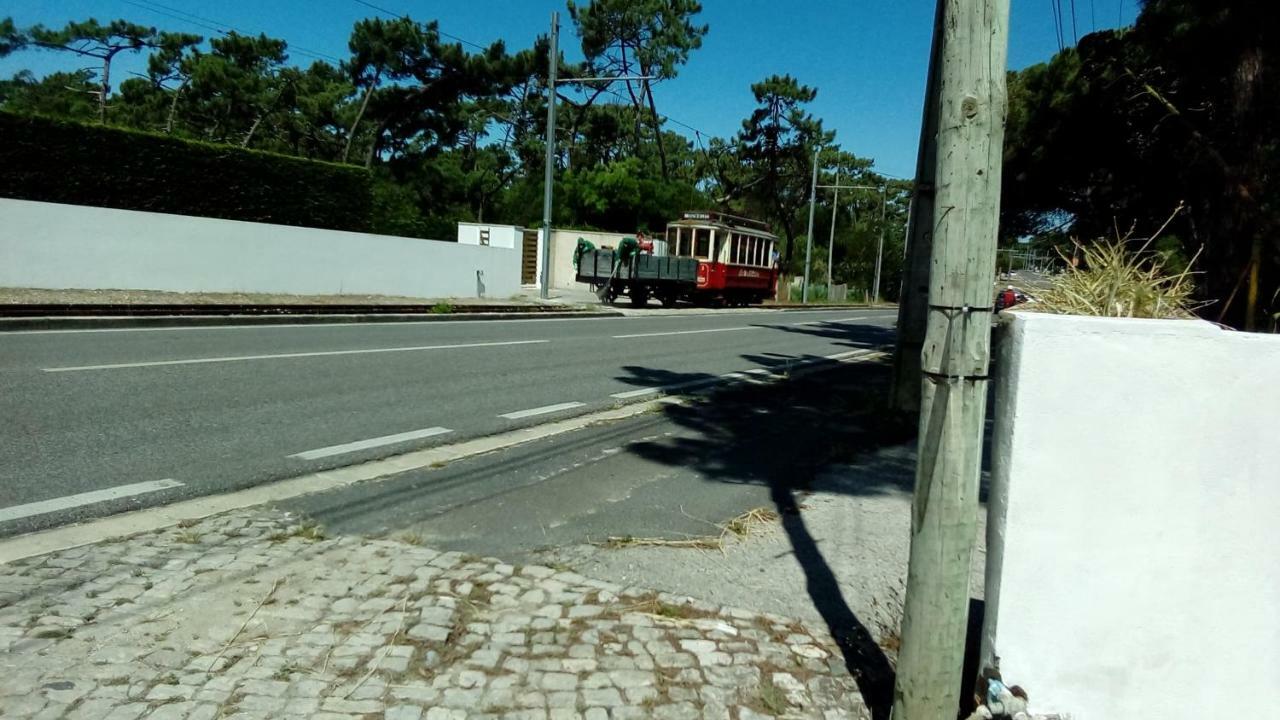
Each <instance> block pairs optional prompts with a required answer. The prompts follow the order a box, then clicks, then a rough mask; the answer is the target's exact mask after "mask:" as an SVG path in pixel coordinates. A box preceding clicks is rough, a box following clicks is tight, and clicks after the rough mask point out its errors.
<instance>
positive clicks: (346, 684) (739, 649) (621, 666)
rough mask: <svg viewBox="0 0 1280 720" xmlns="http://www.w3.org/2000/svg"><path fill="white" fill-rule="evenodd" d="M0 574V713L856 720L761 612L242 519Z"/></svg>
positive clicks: (855, 705)
mask: <svg viewBox="0 0 1280 720" xmlns="http://www.w3.org/2000/svg"><path fill="white" fill-rule="evenodd" d="M183 525H185V527H177V528H171V529H169V530H164V531H158V532H155V533H147V534H143V535H138V536H134V537H131V538H127V539H123V540H118V541H108V542H104V543H99V544H96V545H92V546H86V547H81V548H75V549H71V550H66V551H62V552H58V553H53V554H50V555H45V556H42V557H37V558H33V559H30V560H26V561H20V562H17V563H12V564H9V565H0V678H3V680H2V681H0V716H2V717H4V718H28V717H37V718H64V717H65V718H93V719H94V720H97V719H100V718H108V719H110V720H133V719H134V718H143V717H146V718H157V719H160V718H190V719H193V720H194V719H197V718H200V719H210V718H219V717H228V718H243V719H246V720H247V719H250V718H262V719H265V718H279V717H308V718H386V719H387V720H416V719H418V718H429V719H431V720H434V719H436V718H491V717H492V718H497V717H513V718H588V719H592V720H596V719H599V720H604V719H605V718H718V719H719V718H732V719H736V720H749V719H750V718H757V717H761V716H766V717H767V716H785V717H804V718H864V717H869V715H868V713H867V712H866V710H865V708H864V706H863V704H862V700H861V697H860V696H859V695H858V693H857V689H856V686H855V683H854V682H853V680H852V679H851V678H850V677H849V676H848V674H847V672H846V671H845V669H844V667H843V664H842V662H841V660H840V656H839V653H838V652H837V651H836V649H835V646H834V644H833V643H832V642H831V639H830V638H829V637H827V636H825V635H824V634H820V633H818V632H816V631H814V630H811V629H809V628H806V627H805V626H804V625H802V624H800V623H798V622H794V621H791V620H787V619H785V618H781V617H777V616H773V615H761V614H757V613H752V612H746V611H741V610H735V609H729V608H722V607H717V606H714V605H710V604H706V603H702V602H698V601H695V600H692V599H689V598H681V597H675V596H671V595H667V594H658V593H654V592H651V591H647V590H644V589H641V588H624V587H619V586H617V585H613V584H610V583H607V582H600V581H595V580H591V579H588V578H585V577H582V576H580V575H578V574H576V573H573V572H570V571H567V570H563V569H554V568H548V567H540V566H527V567H513V566H511V565H507V564H504V563H502V562H501V561H499V560H495V559H491V558H484V559H481V558H473V557H467V556H463V555H460V554H457V553H440V552H436V551H433V550H430V549H428V548H425V547H421V546H419V545H416V544H414V543H413V542H412V541H413V538H406V540H408V542H396V541H374V540H365V539H360V538H337V539H324V538H323V532H322V531H321V530H320V529H319V528H316V527H314V526H309V525H305V524H296V521H295V524H291V520H290V518H288V517H287V516H284V515H282V514H280V513H273V512H272V513H269V512H240V513H233V514H228V515H223V516H219V517H216V518H211V519H208V520H204V521H201V522H198V523H183Z"/></svg>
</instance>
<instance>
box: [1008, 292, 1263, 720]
mask: <svg viewBox="0 0 1280 720" xmlns="http://www.w3.org/2000/svg"><path fill="white" fill-rule="evenodd" d="M1012 315H1013V319H1012V321H1011V323H1010V324H1009V325H1008V326H1007V327H1006V328H1005V330H1004V333H1003V335H1004V337H1003V338H1002V341H1001V342H1000V344H999V354H998V356H997V362H996V363H995V364H994V369H995V370H996V373H997V375H996V384H997V385H996V387H997V391H996V405H995V431H994V445H993V457H992V463H993V483H992V488H991V498H990V504H989V520H988V555H987V563H988V565H987V587H986V597H987V603H988V605H987V623H986V638H984V653H985V654H987V655H988V656H989V655H990V654H991V653H994V655H996V656H998V657H999V665H1000V668H1001V671H1002V672H1003V675H1004V678H1005V680H1006V681H1007V682H1010V683H1017V684H1019V685H1022V686H1023V687H1024V688H1025V689H1026V690H1027V692H1028V694H1029V695H1030V698H1031V709H1032V710H1033V711H1035V712H1036V713H1060V714H1062V715H1063V716H1069V717H1070V718H1072V720H1112V719H1114V718H1162V720H1173V719H1178V718H1187V719H1188V720H1189V719H1191V718H1196V719H1197V720H1198V719H1199V718H1207V717H1221V716H1232V717H1271V716H1273V714H1274V713H1276V712H1277V710H1276V709H1277V708H1280V337H1277V336H1264V335H1251V334H1244V333H1234V332H1228V331H1223V330H1220V329H1219V328H1217V327H1216V326H1213V325H1211V324H1209V323H1204V322H1198V321H1181V320H1179V321H1167V320H1117V319H1105V318H1079V317H1062V316H1050V315H1037V314H1034V313H1029V312H1026V313H1022V312H1015V313H1012Z"/></svg>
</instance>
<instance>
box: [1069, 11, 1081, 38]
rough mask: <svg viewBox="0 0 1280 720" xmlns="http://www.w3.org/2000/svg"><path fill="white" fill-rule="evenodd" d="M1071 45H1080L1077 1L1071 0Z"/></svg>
mask: <svg viewBox="0 0 1280 720" xmlns="http://www.w3.org/2000/svg"><path fill="white" fill-rule="evenodd" d="M1071 44H1072V45H1079V44H1080V34H1079V33H1078V32H1076V0H1071Z"/></svg>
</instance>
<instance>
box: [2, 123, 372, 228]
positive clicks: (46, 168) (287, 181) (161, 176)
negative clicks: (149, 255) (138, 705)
mask: <svg viewBox="0 0 1280 720" xmlns="http://www.w3.org/2000/svg"><path fill="white" fill-rule="evenodd" d="M0 134H3V135H4V137H5V138H6V140H7V142H5V143H3V144H0V168H3V171H0V196H3V197H11V198H18V199H23V200H40V201H45V202H58V203H69V204H74V205H93V206H99V207H111V208H120V209H125V210H146V211H151V212H164V213H175V214H181V215H200V216H206V217H218V218H226V219H230V220H247V221H252V222H266V223H279V224H283V225H303V226H307V227H320V228H331V229H336V230H355V231H365V230H368V229H369V226H370V204H371V198H370V187H369V186H370V179H369V174H368V173H367V172H366V171H364V170H361V169H359V168H352V167H343V166H338V165H330V164H326V163H318V162H311V161H306V160H298V159H294V158H289V157H284V156H280V155H272V154H268V153H262V152H255V151H245V150H238V149H235V148H229V147H225V146H217V145H209V144H204V143H195V142H190V141H184V140H178V139H175V138H166V137H163V136H159V135H152V134H147V133H141V132H135V131H128V130H119V129H114V128H103V127H96V126H92V125H81V124H77V123H70V122H63V121H56V120H49V119H45V118H39V117H22V116H17V115H12V114H9V113H0Z"/></svg>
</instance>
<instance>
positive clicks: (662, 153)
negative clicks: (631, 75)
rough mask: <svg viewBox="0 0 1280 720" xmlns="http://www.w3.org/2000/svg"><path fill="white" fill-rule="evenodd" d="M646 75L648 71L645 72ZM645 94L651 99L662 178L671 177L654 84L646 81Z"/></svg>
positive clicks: (650, 107)
mask: <svg viewBox="0 0 1280 720" xmlns="http://www.w3.org/2000/svg"><path fill="white" fill-rule="evenodd" d="M645 74H646V75H647V74H648V73H645ZM644 94H645V96H646V97H647V98H648V100H649V117H650V118H651V120H652V122H653V138H654V140H656V141H657V142H658V162H659V163H661V165H662V179H663V180H667V179H669V173H668V171H667V148H666V146H665V145H664V144H663V142H662V128H661V126H660V125H659V124H658V106H657V105H656V104H655V103H654V102H653V86H652V85H650V84H649V81H648V80H645V81H644Z"/></svg>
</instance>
